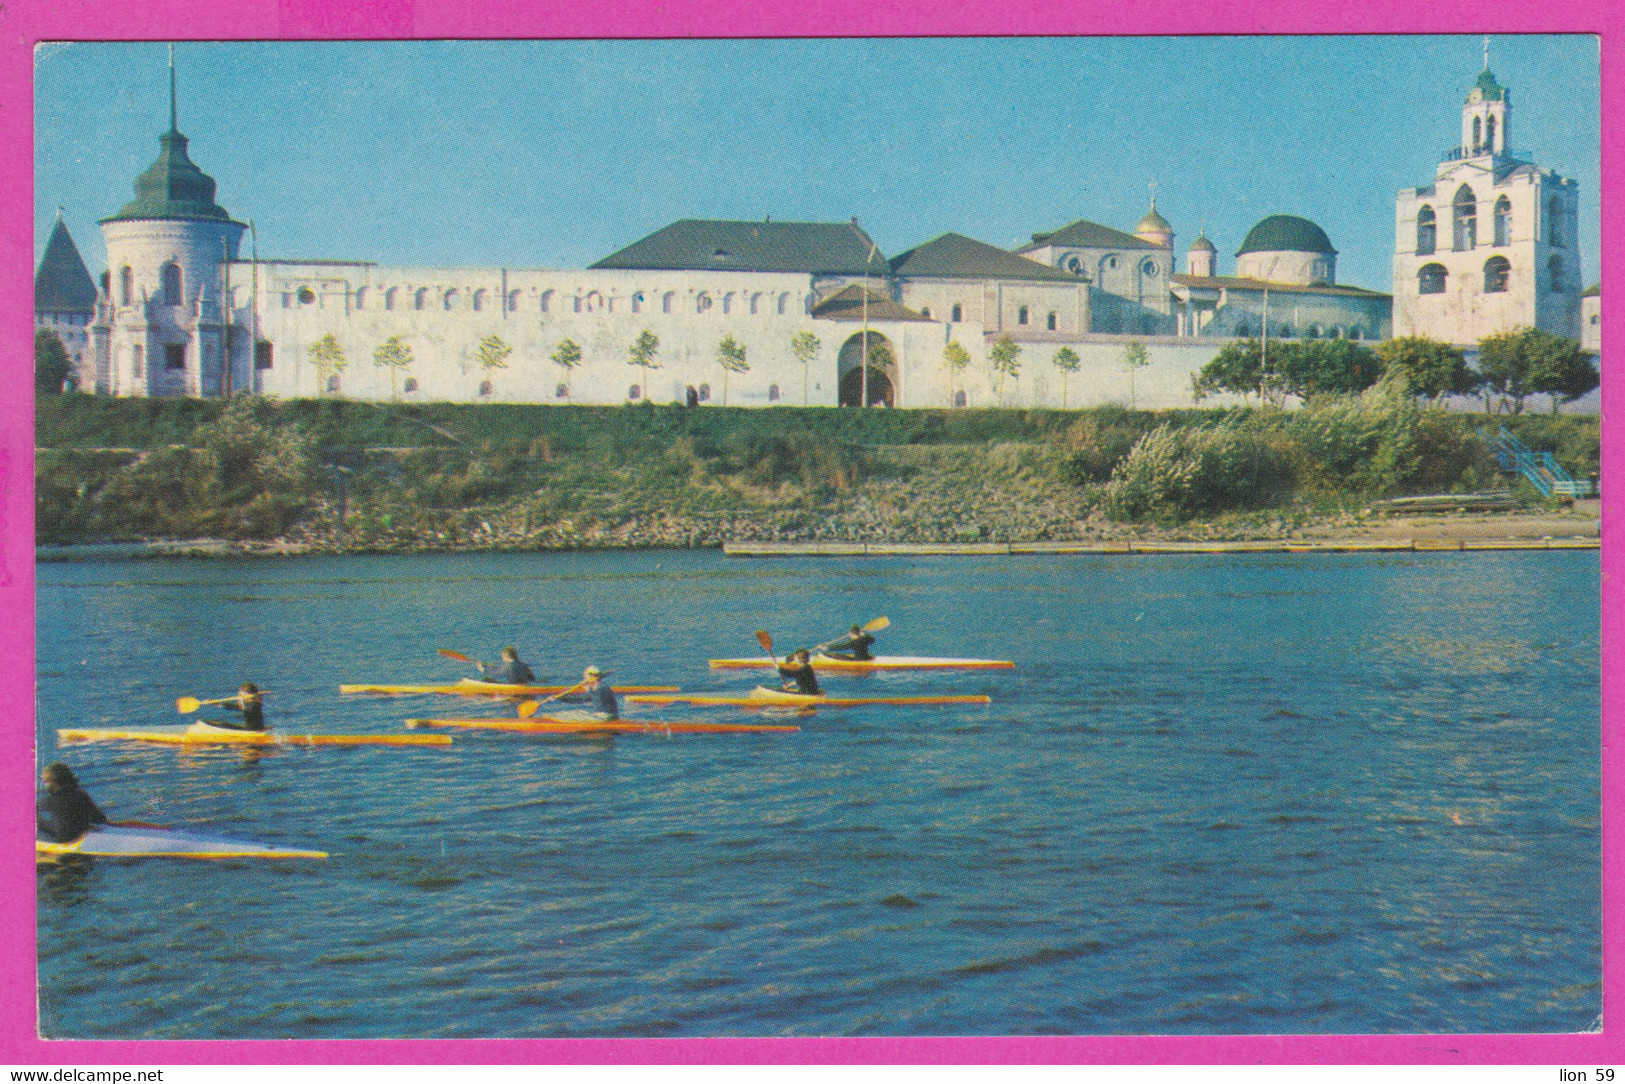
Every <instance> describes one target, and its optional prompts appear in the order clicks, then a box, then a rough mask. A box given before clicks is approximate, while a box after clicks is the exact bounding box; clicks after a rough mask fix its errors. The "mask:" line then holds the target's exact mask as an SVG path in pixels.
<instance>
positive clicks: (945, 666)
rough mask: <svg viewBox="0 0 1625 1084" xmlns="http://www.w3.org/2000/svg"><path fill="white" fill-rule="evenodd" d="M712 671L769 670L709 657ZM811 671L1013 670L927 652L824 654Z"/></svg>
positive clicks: (999, 662)
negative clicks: (850, 656) (852, 656)
mask: <svg viewBox="0 0 1625 1084" xmlns="http://www.w3.org/2000/svg"><path fill="white" fill-rule="evenodd" d="M710 661H711V669H713V670H771V669H773V662H772V661H771V660H769V659H712V660H710ZM812 664H813V669H814V670H826V671H829V672H830V673H838V674H866V673H868V672H870V671H872V670H1014V669H1015V667H1016V664H1015V663H1013V662H1009V661H1007V660H1005V659H939V658H932V657H930V656H927V655H876V656H875V657H874V658H872V659H864V660H862V661H859V660H857V659H834V658H831V657H830V656H828V655H814V656H813V657H812Z"/></svg>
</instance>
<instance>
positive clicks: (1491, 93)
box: [1468, 68, 1506, 102]
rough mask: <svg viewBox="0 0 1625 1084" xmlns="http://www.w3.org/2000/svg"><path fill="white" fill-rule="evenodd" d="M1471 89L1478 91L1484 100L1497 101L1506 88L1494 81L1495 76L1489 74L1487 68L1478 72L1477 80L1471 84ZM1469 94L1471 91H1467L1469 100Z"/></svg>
mask: <svg viewBox="0 0 1625 1084" xmlns="http://www.w3.org/2000/svg"><path fill="white" fill-rule="evenodd" d="M1473 90H1476V91H1478V93H1479V96H1480V97H1481V98H1482V99H1483V100H1484V101H1486V102H1498V101H1500V100H1501V99H1502V97H1503V96H1504V95H1505V94H1506V88H1505V87H1503V86H1502V85H1501V84H1500V83H1497V82H1496V81H1495V76H1493V75H1491V74H1490V70H1489V69H1488V68H1485V69H1484V70H1483V71H1481V72H1479V73H1478V82H1476V83H1474V84H1473ZM1471 94H1472V91H1469V92H1468V96H1469V97H1468V100H1469V101H1470V100H1471Z"/></svg>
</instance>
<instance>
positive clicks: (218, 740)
mask: <svg viewBox="0 0 1625 1084" xmlns="http://www.w3.org/2000/svg"><path fill="white" fill-rule="evenodd" d="M56 740H57V743H58V744H60V745H68V744H70V743H72V742H88V741H145V742H158V743H161V744H164V745H269V746H278V745H301V746H304V745H450V744H451V739H450V738H448V737H445V736H444V735H440V734H283V733H281V732H280V731H276V730H228V729H226V728H224V727H218V726H209V725H208V724H207V723H193V724H192V725H191V726H189V727H151V728H148V729H142V730H104V729H97V728H93V727H91V728H77V729H68V730H58V731H57V732H56Z"/></svg>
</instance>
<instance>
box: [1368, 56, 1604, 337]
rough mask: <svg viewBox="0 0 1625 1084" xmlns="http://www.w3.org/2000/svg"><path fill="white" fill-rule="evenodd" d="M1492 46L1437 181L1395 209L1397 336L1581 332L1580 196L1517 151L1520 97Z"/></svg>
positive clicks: (1407, 195)
mask: <svg viewBox="0 0 1625 1084" xmlns="http://www.w3.org/2000/svg"><path fill="white" fill-rule="evenodd" d="M1488 61H1489V55H1488V47H1487V46H1486V51H1485V65H1484V70H1483V71H1482V72H1480V73H1479V75H1478V79H1477V81H1476V82H1475V83H1474V84H1473V88H1472V90H1471V91H1469V92H1468V94H1467V100H1466V102H1465V104H1464V105H1463V106H1462V111H1461V142H1460V144H1459V145H1458V146H1456V147H1452V148H1451V149H1450V150H1448V151H1446V152H1445V154H1444V160H1443V161H1441V162H1440V163H1439V167H1438V170H1437V172H1436V174H1435V176H1434V180H1433V183H1432V184H1428V185H1424V186H1422V187H1420V188H1405V189H1401V190H1400V193H1399V199H1398V203H1397V208H1396V215H1395V243H1394V334H1395V335H1396V336H1405V335H1425V336H1428V337H1429V338H1434V339H1439V340H1441V341H1444V342H1449V343H1454V344H1456V345H1458V346H1464V347H1473V346H1477V345H1478V342H1479V340H1480V339H1482V338H1483V337H1484V336H1486V335H1490V334H1493V333H1495V332H1499V331H1510V330H1512V329H1513V328H1519V327H1538V328H1542V329H1544V330H1546V331H1550V332H1553V333H1554V334H1558V335H1564V336H1568V337H1569V338H1575V339H1578V338H1579V337H1580V291H1581V289H1582V287H1583V286H1584V285H1585V283H1584V281H1583V279H1582V267H1581V261H1580V249H1579V191H1578V187H1577V186H1576V184H1575V182H1574V181H1573V180H1571V179H1569V178H1566V177H1563V176H1561V175H1559V174H1558V173H1557V172H1556V171H1554V170H1549V169H1541V168H1540V167H1538V166H1536V165H1534V164H1533V163H1530V162H1527V161H1523V160H1521V159H1520V158H1519V157H1518V155H1517V154H1516V153H1515V152H1514V151H1513V150H1512V149H1511V146H1512V145H1511V142H1510V140H1509V138H1508V137H1509V134H1510V133H1509V125H1510V123H1511V119H1512V92H1511V91H1509V90H1508V89H1507V88H1505V87H1503V86H1501V85H1500V84H1499V83H1497V82H1496V81H1495V76H1494V75H1492V74H1491V73H1490V69H1489V62H1488Z"/></svg>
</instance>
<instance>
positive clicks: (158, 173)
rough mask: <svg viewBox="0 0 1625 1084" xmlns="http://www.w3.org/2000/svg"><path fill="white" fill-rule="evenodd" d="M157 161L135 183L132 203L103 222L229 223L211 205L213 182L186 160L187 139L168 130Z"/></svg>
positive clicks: (161, 138)
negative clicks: (171, 220) (205, 221)
mask: <svg viewBox="0 0 1625 1084" xmlns="http://www.w3.org/2000/svg"><path fill="white" fill-rule="evenodd" d="M158 144H159V147H160V148H161V149H160V150H159V152H158V160H157V161H156V162H154V163H153V164H152V165H151V166H149V167H148V168H147V171H146V172H145V173H143V174H141V176H139V177H137V178H136V179H135V199H133V200H131V201H130V202H129V203H126V204H125V205H124V206H123V207H120V208H119V211H118V214H116V215H113V216H112V217H110V218H104V219H102V221H103V222H121V221H128V220H131V219H146V218H180V219H205V220H210V221H216V222H230V221H231V216H230V215H229V214H227V213H226V209H225V208H224V207H221V206H220V205H219V204H218V203H216V202H215V201H214V178H213V177H211V176H209V175H208V174H207V173H205V172H203V171H202V170H201V169H199V168H198V167H197V165H196V164H195V163H193V161H192V160H191V159H190V158H188V157H187V156H186V137H185V136H183V135H181V134H180V133H179V132H177V131H176V130H175V129H173V128H171V129H170V130H169V131H167V132H165V133H164V134H163V135H161V136H159V137H158Z"/></svg>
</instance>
